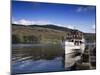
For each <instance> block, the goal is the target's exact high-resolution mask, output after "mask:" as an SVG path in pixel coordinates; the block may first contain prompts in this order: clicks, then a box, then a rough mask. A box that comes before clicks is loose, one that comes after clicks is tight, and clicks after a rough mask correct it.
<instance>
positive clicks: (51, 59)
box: [11, 44, 64, 74]
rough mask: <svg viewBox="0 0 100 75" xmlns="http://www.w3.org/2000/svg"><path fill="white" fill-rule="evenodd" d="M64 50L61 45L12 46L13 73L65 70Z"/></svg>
mask: <svg viewBox="0 0 100 75" xmlns="http://www.w3.org/2000/svg"><path fill="white" fill-rule="evenodd" d="M63 56H64V49H63V48H62V46H61V45H40V44H37V45H29V44H25V45H24V44H17V45H13V46H12V65H11V66H12V68H11V69H12V73H13V74H16V73H35V72H50V71H62V70H64V57H63Z"/></svg>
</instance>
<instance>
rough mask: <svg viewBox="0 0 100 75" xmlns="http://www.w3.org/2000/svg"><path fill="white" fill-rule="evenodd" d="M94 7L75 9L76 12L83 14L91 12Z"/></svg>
mask: <svg viewBox="0 0 100 75" xmlns="http://www.w3.org/2000/svg"><path fill="white" fill-rule="evenodd" d="M94 9H95V7H94V6H85V7H82V6H81V7H78V8H77V9H76V12H85V11H91V10H94Z"/></svg>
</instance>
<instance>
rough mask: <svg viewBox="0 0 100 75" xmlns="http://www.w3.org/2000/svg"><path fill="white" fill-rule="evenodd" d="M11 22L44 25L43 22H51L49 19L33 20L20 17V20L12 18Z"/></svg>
mask: <svg viewBox="0 0 100 75" xmlns="http://www.w3.org/2000/svg"><path fill="white" fill-rule="evenodd" d="M12 23H14V24H22V25H33V24H38V25H45V24H51V22H49V21H33V20H26V19H20V20H17V21H16V20H12Z"/></svg>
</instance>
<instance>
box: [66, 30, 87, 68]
mask: <svg viewBox="0 0 100 75" xmlns="http://www.w3.org/2000/svg"><path fill="white" fill-rule="evenodd" d="M66 39H67V40H66V41H65V69H67V68H68V67H71V66H73V65H74V64H75V63H76V62H77V61H79V60H80V59H81V55H82V53H84V50H85V39H84V37H83V34H82V33H81V32H79V31H78V30H74V31H72V32H71V33H70V34H69V35H68V36H67V37H66Z"/></svg>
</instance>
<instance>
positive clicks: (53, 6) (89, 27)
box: [11, 1, 96, 33]
mask: <svg viewBox="0 0 100 75" xmlns="http://www.w3.org/2000/svg"><path fill="white" fill-rule="evenodd" d="M11 14H12V23H15V24H23V25H32V24H39V25H45V24H54V25H58V26H63V27H68V28H71V29H74V28H75V29H78V30H81V31H83V32H87V33H95V26H96V7H95V6H89V5H72V4H57V3H43V2H42V3H41V2H25V1H12V10H11Z"/></svg>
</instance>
